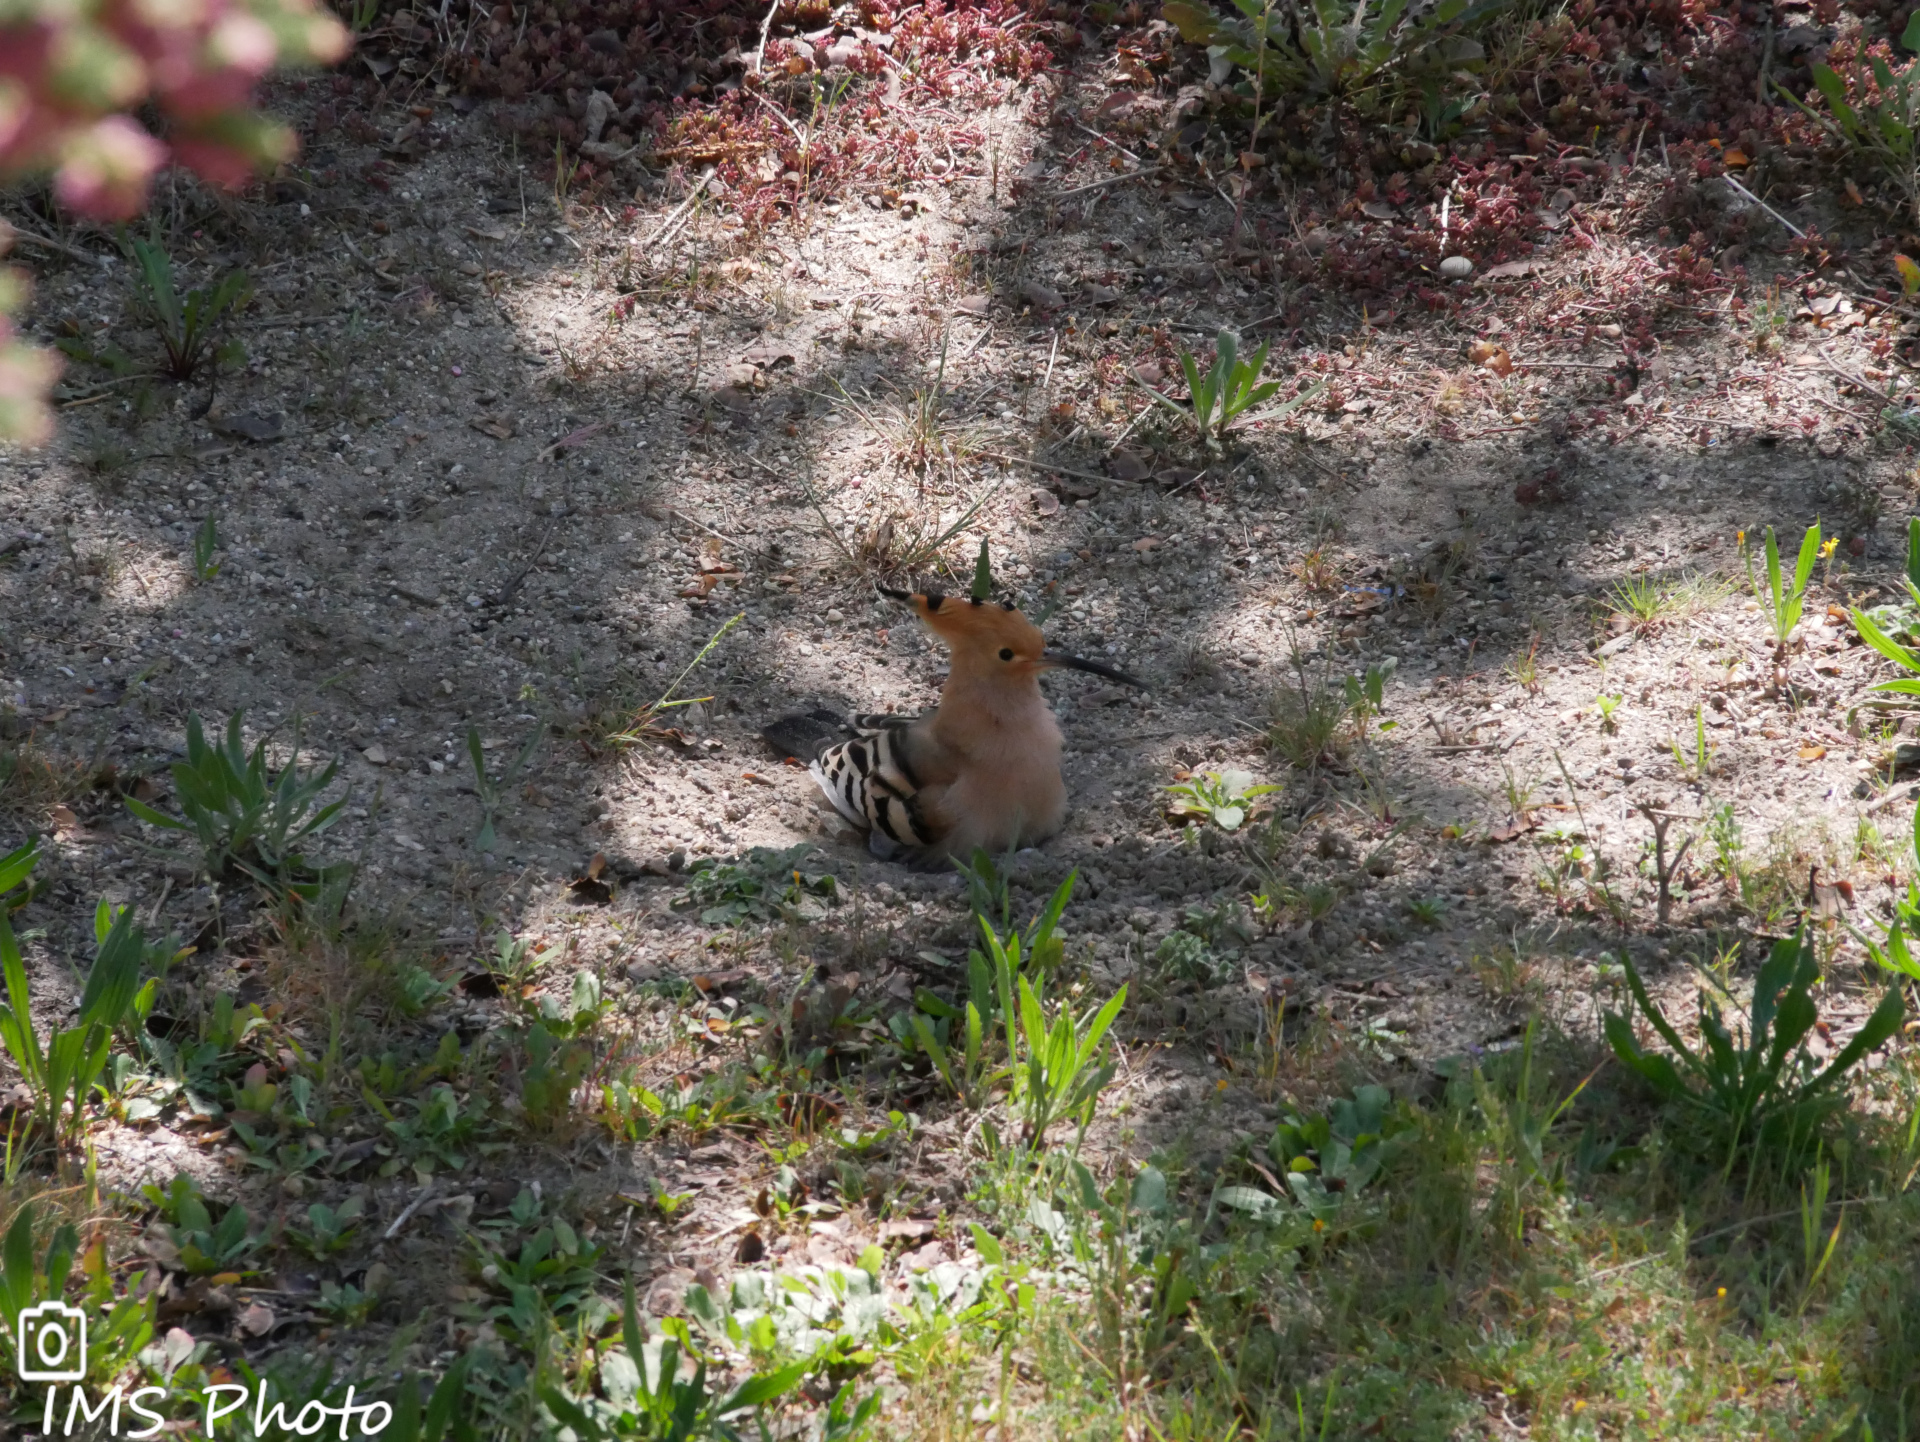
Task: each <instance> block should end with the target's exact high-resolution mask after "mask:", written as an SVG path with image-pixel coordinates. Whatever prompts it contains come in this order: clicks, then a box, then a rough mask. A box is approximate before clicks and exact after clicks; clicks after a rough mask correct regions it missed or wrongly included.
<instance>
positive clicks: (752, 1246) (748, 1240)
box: [733, 1229, 767, 1266]
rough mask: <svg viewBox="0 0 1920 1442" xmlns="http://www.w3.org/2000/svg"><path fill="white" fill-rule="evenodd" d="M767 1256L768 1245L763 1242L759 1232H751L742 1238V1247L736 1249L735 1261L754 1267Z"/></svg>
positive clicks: (734, 1252) (734, 1253)
mask: <svg viewBox="0 0 1920 1442" xmlns="http://www.w3.org/2000/svg"><path fill="white" fill-rule="evenodd" d="M766 1255H767V1244H766V1243H765V1242H764V1241H762V1240H761V1238H760V1233H759V1232H758V1231H757V1230H751V1229H750V1230H749V1231H747V1233H746V1234H745V1235H743V1236H742V1237H741V1238H740V1245H739V1246H738V1247H736V1248H734V1251H733V1259H734V1261H736V1262H739V1263H742V1264H743V1265H745V1266H752V1265H753V1264H754V1263H755V1262H757V1261H759V1260H760V1259H761V1258H763V1257H765V1256H766Z"/></svg>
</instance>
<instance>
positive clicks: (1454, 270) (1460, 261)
mask: <svg viewBox="0 0 1920 1442" xmlns="http://www.w3.org/2000/svg"><path fill="white" fill-rule="evenodd" d="M1440 274H1441V275H1443V276H1444V277H1446V278H1447V279H1448V280H1465V279H1466V278H1467V277H1468V276H1470V275H1472V274H1473V262H1472V261H1470V260H1468V259H1467V258H1466V257H1465V256H1464V255H1450V256H1448V257H1447V258H1446V259H1445V260H1443V261H1441V262H1440Z"/></svg>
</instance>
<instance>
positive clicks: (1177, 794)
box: [1167, 770, 1280, 831]
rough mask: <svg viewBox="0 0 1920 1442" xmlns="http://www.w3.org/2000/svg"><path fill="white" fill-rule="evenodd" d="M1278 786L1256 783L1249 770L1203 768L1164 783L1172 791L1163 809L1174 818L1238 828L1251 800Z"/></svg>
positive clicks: (1268, 792) (1224, 829)
mask: <svg viewBox="0 0 1920 1442" xmlns="http://www.w3.org/2000/svg"><path fill="white" fill-rule="evenodd" d="M1279 789H1280V788H1279V787H1278V786H1272V785H1268V784H1266V783H1256V782H1255V780H1254V775H1253V773H1252V772H1251V771H1234V770H1228V771H1204V772H1200V773H1199V774H1197V775H1194V776H1192V777H1190V778H1188V779H1187V780H1185V781H1182V782H1179V783H1177V784H1176V785H1173V786H1169V787H1167V790H1168V791H1170V792H1172V793H1173V799H1172V800H1171V801H1169V802H1168V803H1167V813H1168V815H1170V816H1171V817H1172V818H1173V819H1174V820H1176V821H1183V822H1184V821H1189V820H1199V821H1211V822H1212V823H1213V824H1214V825H1215V826H1218V827H1219V828H1220V829H1221V830H1222V831H1238V830H1239V829H1240V824H1241V823H1242V822H1243V821H1245V820H1246V819H1247V817H1248V815H1249V814H1250V813H1251V812H1252V811H1253V809H1254V808H1253V807H1252V805H1251V803H1252V802H1254V801H1256V800H1258V799H1259V798H1260V797H1262V796H1266V795H1269V794H1271V793H1272V792H1275V791H1278V790H1279Z"/></svg>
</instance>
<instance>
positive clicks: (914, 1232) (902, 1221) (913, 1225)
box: [880, 1217, 938, 1242]
mask: <svg viewBox="0 0 1920 1442" xmlns="http://www.w3.org/2000/svg"><path fill="white" fill-rule="evenodd" d="M936 1230H938V1223H935V1222H929V1221H923V1220H921V1219H920V1218H918V1217H895V1218H894V1219H893V1220H891V1221H886V1222H882V1223H881V1224H880V1240H881V1241H883V1242H902V1241H905V1242H917V1241H919V1240H921V1238H923V1237H931V1236H932V1235H933V1234H934V1232H935V1231H936Z"/></svg>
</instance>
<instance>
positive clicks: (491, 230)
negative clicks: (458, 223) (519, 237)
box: [466, 225, 507, 240]
mask: <svg viewBox="0 0 1920 1442" xmlns="http://www.w3.org/2000/svg"><path fill="white" fill-rule="evenodd" d="M466 231H467V234H468V235H470V236H472V237H473V238H474V239H475V240H505V239H506V238H507V229H506V227H505V226H503V225H469V226H467V227H466Z"/></svg>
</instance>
